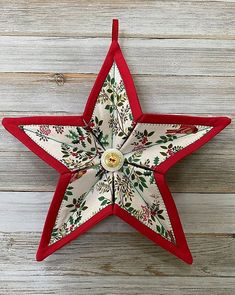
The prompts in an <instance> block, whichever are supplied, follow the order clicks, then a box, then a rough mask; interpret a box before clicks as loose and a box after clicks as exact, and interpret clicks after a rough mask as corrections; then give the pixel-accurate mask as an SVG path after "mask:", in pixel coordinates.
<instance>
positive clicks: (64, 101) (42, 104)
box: [0, 73, 235, 116]
mask: <svg viewBox="0 0 235 295" xmlns="http://www.w3.org/2000/svg"><path fill="white" fill-rule="evenodd" d="M64 78H65V83H64V85H63V86H59V85H57V84H56V81H55V77H54V73H0V81H1V83H0V97H3V99H2V100H1V104H0V112H1V113H6V112H12V111H14V110H15V111H17V112H18V113H17V114H15V115H16V116H19V115H20V114H19V112H22V115H30V113H32V112H46V113H48V112H55V111H56V112H57V113H58V112H61V113H62V112H69V113H75V112H77V113H82V112H83V109H84V106H85V103H86V100H87V97H88V95H89V93H90V91H91V88H92V86H93V84H94V82H95V78H96V74H75V73H74V74H72V73H69V74H64ZM133 78H134V81H135V84H136V89H137V93H138V95H139V98H140V103H141V105H142V108H143V111H144V112H160V113H164V112H165V113H188V114H190V113H194V114H196V113H199V114H215V113H221V114H230V113H231V112H233V113H235V105H234V93H235V77H205V76H203V77H201V76H154V75H148V76H145V75H139V74H138V75H134V77H133ZM29 112H30V113H29ZM25 113H26V114H25ZM28 113H29V114H28ZM5 115H6V114H5ZM13 115H14V114H13Z"/></svg>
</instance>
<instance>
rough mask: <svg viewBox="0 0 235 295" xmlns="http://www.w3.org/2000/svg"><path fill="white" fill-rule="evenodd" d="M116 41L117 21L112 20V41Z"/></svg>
mask: <svg viewBox="0 0 235 295" xmlns="http://www.w3.org/2000/svg"><path fill="white" fill-rule="evenodd" d="M117 40H118V19H113V27H112V41H117Z"/></svg>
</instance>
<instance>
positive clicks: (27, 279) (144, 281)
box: [1, 272, 234, 295]
mask: <svg viewBox="0 0 235 295" xmlns="http://www.w3.org/2000/svg"><path fill="white" fill-rule="evenodd" d="M233 284H234V279H233V278H197V277H196V278H183V277H182V278H178V277H169V278H160V279H159V280H156V277H147V278H145V277H142V276H134V277H131V278H130V277H128V276H126V277H125V276H122V277H120V276H107V277H103V276H79V277H76V276H74V275H73V272H72V273H70V274H66V276H65V277H62V276H46V275H42V274H41V273H40V272H39V274H38V275H37V276H35V277H33V278H32V277H31V276H29V274H26V273H24V272H20V273H19V274H17V280H16V279H13V278H8V279H7V281H3V283H2V286H1V287H2V288H1V292H2V295H9V294H19V295H30V294H33V295H43V294H46V295H48V294H56V295H64V290H66V294H68V295H74V294H77V292H78V290H79V292H81V294H86V295H94V294H97V295H108V294H112V295H119V294H120V289H121V292H122V294H125V295H134V294H135V295H136V294H139V295H140V294H146V295H150V294H154V292H156V290H158V291H157V292H159V290H160V292H161V293H160V294H161V295H169V292H170V293H172V292H174V294H175V295H188V294H192V295H205V294H207V295H224V294H226V295H234V286H233ZM9 292H10V293H9Z"/></svg>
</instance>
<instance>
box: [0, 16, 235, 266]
mask: <svg viewBox="0 0 235 295" xmlns="http://www.w3.org/2000/svg"><path fill="white" fill-rule="evenodd" d="M113 62H115V63H116V64H117V66H118V69H119V71H120V74H121V76H122V79H123V82H124V84H125V88H126V91H127V95H128V98H129V101H130V106H131V110H132V113H133V117H134V121H135V122H136V123H162V124H173V123H177V124H192V125H205V126H212V127H213V128H212V129H211V131H209V132H208V133H206V134H205V135H204V136H203V137H202V138H200V139H199V140H197V141H196V142H194V143H192V144H190V145H189V146H188V147H186V148H185V149H183V150H181V151H179V152H178V153H177V154H175V155H173V156H171V157H170V158H169V159H167V160H166V161H165V162H163V163H162V164H160V165H159V166H157V167H155V180H156V183H157V185H158V188H159V190H160V192H161V194H162V197H163V200H164V203H165V206H166V208H167V211H168V215H169V218H170V221H171V224H172V227H173V231H174V235H175V238H176V245H174V244H172V243H171V242H169V241H168V240H166V239H164V238H163V237H161V236H160V235H159V234H157V233H155V232H154V231H153V230H151V229H150V228H148V227H147V226H145V225H143V224H142V223H141V222H139V221H138V220H137V219H136V218H135V217H133V216H131V215H130V214H129V213H128V212H127V211H125V210H124V209H122V208H121V207H119V206H118V205H117V204H114V206H113V205H108V206H107V207H105V208H104V209H102V210H101V211H100V212H99V213H97V214H96V215H95V216H93V217H92V218H90V219H89V220H88V221H87V222H85V223H84V224H82V225H81V226H80V227H79V228H77V229H76V230H75V231H73V232H72V233H71V234H69V235H67V236H66V237H64V238H62V239H61V240H59V241H58V242H56V243H54V244H52V245H49V241H50V238H51V233H52V229H53V226H54V223H55V220H56V217H57V214H58V210H59V207H60V204H61V201H62V199H63V196H64V192H65V190H66V187H67V185H68V183H69V181H70V178H71V176H72V173H71V171H69V170H68V169H67V168H66V167H65V166H64V165H63V164H61V163H60V162H59V161H57V160H56V159H55V158H53V157H52V156H50V155H49V154H48V153H47V152H46V151H44V150H43V149H42V148H41V147H40V146H38V145H37V144H36V143H35V142H34V141H33V140H32V139H31V138H30V137H28V136H27V135H26V134H25V133H24V132H23V131H22V129H21V128H19V127H20V125H30V124H48V125H51V124H53V125H65V126H66V125H70V126H75V125H76V126H84V121H86V122H89V121H90V119H91V116H92V113H93V109H94V106H95V103H96V100H97V97H98V95H99V92H100V90H101V87H102V85H103V82H104V80H105V78H106V76H107V74H108V72H109V70H110V68H111V66H112V64H113ZM230 122H231V119H230V118H228V117H208V118H205V117H194V116H184V115H163V114H143V113H142V110H141V106H140V103H139V100H138V97H137V94H136V89H135V86H134V82H133V79H132V76H131V73H130V71H129V68H128V66H127V64H126V61H125V59H124V57H123V54H122V51H121V49H120V46H119V44H118V20H117V19H114V20H113V27H112V42H111V45H110V48H109V50H108V53H107V55H106V58H105V60H104V62H103V65H102V67H101V70H100V72H99V74H98V76H97V78H96V81H95V84H94V86H93V88H92V90H91V93H90V95H89V98H88V101H87V104H86V107H85V110H84V114H83V116H60V117H58V116H57V117H53V116H51V117H47V116H40V117H24V118H4V119H3V121H2V124H3V126H4V127H5V128H6V129H7V130H8V131H9V132H10V133H12V134H13V135H14V136H15V137H16V138H18V139H19V140H20V141H21V142H22V143H23V144H24V145H25V146H27V147H28V148H29V149H30V150H31V151H32V152H33V153H35V154H36V155H37V156H39V157H40V158H41V159H42V160H43V161H45V162H46V163H47V164H49V165H50V166H51V167H53V168H54V169H56V170H57V171H58V172H59V173H60V174H61V175H60V179H59V182H58V185H57V187H56V191H55V194H54V196H53V199H52V202H51V205H50V208H49V211H48V214H47V217H46V221H45V224H44V229H43V233H42V237H41V241H40V244H39V247H38V251H37V255H36V259H37V260H38V261H41V260H43V259H45V258H46V257H47V256H49V255H50V254H52V253H53V252H55V251H56V250H58V249H59V248H61V247H62V246H64V245H65V244H67V243H68V242H70V241H72V240H74V239H76V238H77V237H78V236H79V235H81V234H82V233H84V232H86V231H87V230H88V229H90V228H91V227H92V226H94V225H95V224H97V223H98V222H99V221H101V220H103V219H104V218H106V217H107V216H109V215H111V214H115V215H117V216H119V217H120V218H121V219H123V220H124V221H126V222H127V223H129V224H130V225H132V226H133V227H134V228H136V229H137V230H138V231H139V232H140V233H142V234H143V235H145V236H147V237H148V238H149V239H150V240H152V241H153V242H154V243H156V244H158V245H160V246H161V247H163V248H164V249H166V250H168V251H169V252H171V253H172V254H174V255H175V256H177V257H179V258H180V259H182V260H183V261H185V262H186V263H189V264H191V263H192V261H193V259H192V255H191V253H190V250H189V248H188V245H187V242H186V239H185V235H184V232H183V229H182V225H181V222H180V219H179V215H178V212H177V209H176V206H175V203H174V201H173V198H172V196H171V193H170V191H169V188H168V186H167V183H166V180H165V176H164V174H165V173H166V172H167V171H168V170H169V168H170V167H172V166H173V165H174V164H175V163H176V162H178V161H180V160H181V159H183V158H184V157H185V156H187V155H189V154H191V153H192V152H193V151H195V150H197V149H198V148H200V147H201V146H202V145H203V144H205V143H206V142H207V141H209V140H210V139H212V138H213V137H214V136H215V135H216V134H217V133H219V132H220V131H221V130H222V129H224V128H225V127H226V126H227V125H228V124H229V123H230Z"/></svg>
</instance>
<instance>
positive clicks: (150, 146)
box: [3, 19, 231, 264]
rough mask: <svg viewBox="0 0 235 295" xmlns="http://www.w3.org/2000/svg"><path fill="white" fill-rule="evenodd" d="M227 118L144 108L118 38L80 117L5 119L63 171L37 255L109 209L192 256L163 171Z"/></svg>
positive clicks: (115, 30) (186, 258) (174, 249)
mask: <svg viewBox="0 0 235 295" xmlns="http://www.w3.org/2000/svg"><path fill="white" fill-rule="evenodd" d="M230 121H231V120H230V118H227V117H209V118H208V117H207V118H203V117H193V116H182V115H160V114H143V113H142V111H141V107H140V104H139V100H138V97H137V94H136V90H135V86H134V83H133V80H132V77H131V74H130V71H129V69H128V66H127V64H126V62H125V59H124V57H123V54H122V51H121V49H120V46H119V43H118V20H116V19H115V20H113V28H112V42H111V45H110V48H109V51H108V53H107V56H106V58H105V61H104V63H103V65H102V68H101V70H100V72H99V74H98V76H97V79H96V81H95V84H94V86H93V88H92V90H91V93H90V96H89V98H88V102H87V105H86V107H85V111H84V114H83V115H81V116H59V117H52V116H50V117H42V116H41V117H27V118H5V119H4V120H3V125H4V126H5V128H6V129H7V130H8V131H9V132H10V133H12V134H13V135H14V136H15V137H17V138H18V139H19V140H20V141H21V142H22V143H23V144H24V145H26V146H27V147H28V148H29V149H30V150H31V151H32V152H34V153H35V154H36V155H38V156H39V157H40V158H41V159H42V160H44V161H45V162H46V163H48V164H49V165H50V166H52V167H53V168H54V169H56V170H57V171H58V172H59V173H60V179H59V182H58V185H57V188H56V191H55V194H54V197H53V200H52V202H51V205H50V208H49V211H48V215H47V218H46V221H45V225H44V229H43V233H42V237H41V241H40V245H39V248H38V252H37V255H36V259H37V260H38V261H40V260H43V259H45V258H46V257H47V256H49V255H50V254H52V253H53V252H55V251H56V250H57V249H59V248H61V247H62V246H64V245H65V244H67V243H68V242H70V241H71V240H73V239H75V238H77V237H78V236H79V235H81V234H82V233H84V232H86V231H87V230H88V229H89V228H90V227H92V226H94V225H95V224H96V223H98V222H100V221H101V220H102V219H104V218H106V217H107V216H109V215H112V214H114V215H116V216H119V217H120V218H121V219H123V220H124V221H126V222H127V223H129V224H130V225H132V226H133V227H134V228H135V229H137V230H138V231H139V232H140V233H142V234H143V235H145V236H146V237H148V238H149V239H150V240H152V241H153V242H155V243H156V244H158V245H160V246H161V247H163V248H164V249H166V250H168V251H169V252H171V253H172V254H174V255H175V256H177V257H179V258H180V259H182V260H183V261H185V262H186V263H189V264H191V263H192V256H191V253H190V250H189V248H188V245H187V242H186V239H185V235H184V232H183V229H182V226H181V223H180V219H179V215H178V213H177V209H176V206H175V203H174V201H173V198H172V196H171V193H170V191H169V188H168V185H167V183H166V179H165V174H166V172H167V171H168V169H169V168H170V167H172V166H173V165H174V164H175V163H177V162H178V161H179V160H181V159H182V158H184V157H185V156H187V155H189V154H190V153H192V152H193V151H195V150H197V149H198V148H200V147H201V146H202V145H203V144H205V143H206V142H207V141H209V140H210V139H212V138H213V137H214V136H215V135H216V134H217V133H219V132H220V131H221V130H222V129H223V128H225V127H226V126H227V125H228V124H229V123H230Z"/></svg>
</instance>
